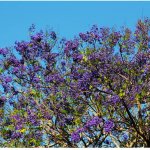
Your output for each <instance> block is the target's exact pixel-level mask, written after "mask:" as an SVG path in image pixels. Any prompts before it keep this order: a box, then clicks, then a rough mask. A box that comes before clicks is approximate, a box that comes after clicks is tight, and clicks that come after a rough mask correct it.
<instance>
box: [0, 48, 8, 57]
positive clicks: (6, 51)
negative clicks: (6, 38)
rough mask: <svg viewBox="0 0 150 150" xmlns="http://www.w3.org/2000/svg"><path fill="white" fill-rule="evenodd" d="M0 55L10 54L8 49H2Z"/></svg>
mask: <svg viewBox="0 0 150 150" xmlns="http://www.w3.org/2000/svg"><path fill="white" fill-rule="evenodd" d="M0 54H2V55H6V54H8V50H7V49H6V48H0Z"/></svg>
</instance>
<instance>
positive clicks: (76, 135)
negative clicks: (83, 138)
mask: <svg viewBox="0 0 150 150" xmlns="http://www.w3.org/2000/svg"><path fill="white" fill-rule="evenodd" d="M71 141H72V142H74V143H78V142H79V141H80V135H79V133H77V132H73V133H72V134H71Z"/></svg>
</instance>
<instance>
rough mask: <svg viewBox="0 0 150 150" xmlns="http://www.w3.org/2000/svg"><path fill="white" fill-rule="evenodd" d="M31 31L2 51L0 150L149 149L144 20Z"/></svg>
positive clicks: (149, 79) (148, 50)
mask: <svg viewBox="0 0 150 150" xmlns="http://www.w3.org/2000/svg"><path fill="white" fill-rule="evenodd" d="M29 32H30V40H29V41H21V42H18V41H16V42H15V45H14V47H10V48H9V47H6V48H0V146H1V147H150V20H149V19H145V20H143V21H142V20H139V21H138V22H137V25H136V28H135V31H132V30H130V29H129V28H127V27H123V28H121V30H120V31H117V30H116V29H114V28H112V29H110V28H106V27H103V28H99V27H97V26H96V25H93V26H92V28H91V30H90V31H88V32H86V33H80V34H79V36H77V37H75V38H74V39H72V40H66V39H64V38H63V39H58V36H57V34H56V33H55V32H54V31H48V30H47V31H40V32H36V31H35V27H34V25H32V26H31V27H30V29H29Z"/></svg>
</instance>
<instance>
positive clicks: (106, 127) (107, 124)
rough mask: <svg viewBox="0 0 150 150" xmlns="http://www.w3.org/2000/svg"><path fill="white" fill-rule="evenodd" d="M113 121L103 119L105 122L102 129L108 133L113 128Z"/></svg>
mask: <svg viewBox="0 0 150 150" xmlns="http://www.w3.org/2000/svg"><path fill="white" fill-rule="evenodd" d="M114 126H115V125H114V122H113V121H112V120H107V121H105V124H104V131H105V132H106V133H109V132H111V131H112V129H113V128H114Z"/></svg>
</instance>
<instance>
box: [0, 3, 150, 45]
mask: <svg viewBox="0 0 150 150" xmlns="http://www.w3.org/2000/svg"><path fill="white" fill-rule="evenodd" d="M143 17H150V2H0V47H5V46H12V45H13V44H14V42H15V41H16V40H18V41H19V40H26V39H27V38H28V28H29V26H30V25H31V24H32V23H34V24H35V25H36V26H37V29H46V28H50V29H51V28H53V29H54V30H55V31H56V32H57V33H58V34H59V36H60V37H67V38H73V37H74V35H78V33H79V32H82V31H87V30H88V29H90V27H91V26H92V25H93V24H98V25H99V26H110V27H121V26H123V25H125V26H128V27H130V28H133V27H134V26H135V24H136V21H137V19H139V18H143Z"/></svg>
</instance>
